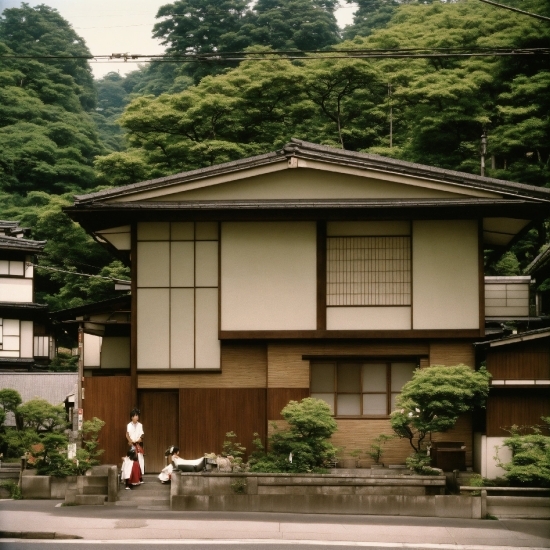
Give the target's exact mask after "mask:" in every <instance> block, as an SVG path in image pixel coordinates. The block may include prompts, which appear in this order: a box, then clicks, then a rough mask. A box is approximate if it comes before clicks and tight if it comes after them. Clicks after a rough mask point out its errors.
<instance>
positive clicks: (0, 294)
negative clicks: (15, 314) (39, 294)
mask: <svg viewBox="0 0 550 550" xmlns="http://www.w3.org/2000/svg"><path fill="white" fill-rule="evenodd" d="M0 302H17V303H22V302H32V279H9V278H7V277H0Z"/></svg>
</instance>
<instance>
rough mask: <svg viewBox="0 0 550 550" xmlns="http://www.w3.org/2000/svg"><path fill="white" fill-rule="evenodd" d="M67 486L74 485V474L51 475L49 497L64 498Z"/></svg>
mask: <svg viewBox="0 0 550 550" xmlns="http://www.w3.org/2000/svg"><path fill="white" fill-rule="evenodd" d="M69 486H72V487H75V486H76V476H67V477H52V478H51V485H50V498H55V499H64V498H65V493H66V492H67V489H68V487H69Z"/></svg>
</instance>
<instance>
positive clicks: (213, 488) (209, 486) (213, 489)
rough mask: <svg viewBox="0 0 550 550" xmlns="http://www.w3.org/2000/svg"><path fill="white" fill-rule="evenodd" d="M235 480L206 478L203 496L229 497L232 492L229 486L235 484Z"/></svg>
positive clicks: (229, 478)
mask: <svg viewBox="0 0 550 550" xmlns="http://www.w3.org/2000/svg"><path fill="white" fill-rule="evenodd" d="M236 479H239V478H232V477H226V476H224V477H214V476H212V477H208V478H206V481H207V483H206V487H205V492H204V494H207V495H230V494H231V493H232V492H233V490H232V489H231V484H232V483H234V482H235V480H236Z"/></svg>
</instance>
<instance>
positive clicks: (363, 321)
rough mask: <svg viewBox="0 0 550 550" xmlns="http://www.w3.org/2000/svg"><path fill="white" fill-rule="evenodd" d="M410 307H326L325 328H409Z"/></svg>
mask: <svg viewBox="0 0 550 550" xmlns="http://www.w3.org/2000/svg"><path fill="white" fill-rule="evenodd" d="M410 328H411V308H410V307H327V330H410Z"/></svg>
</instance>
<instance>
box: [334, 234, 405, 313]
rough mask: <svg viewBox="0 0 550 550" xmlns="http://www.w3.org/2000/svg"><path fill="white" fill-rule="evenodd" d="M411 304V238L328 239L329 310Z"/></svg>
mask: <svg viewBox="0 0 550 550" xmlns="http://www.w3.org/2000/svg"><path fill="white" fill-rule="evenodd" d="M410 304H411V238H410V237H328V238H327V305H328V306H408V305H410Z"/></svg>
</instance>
